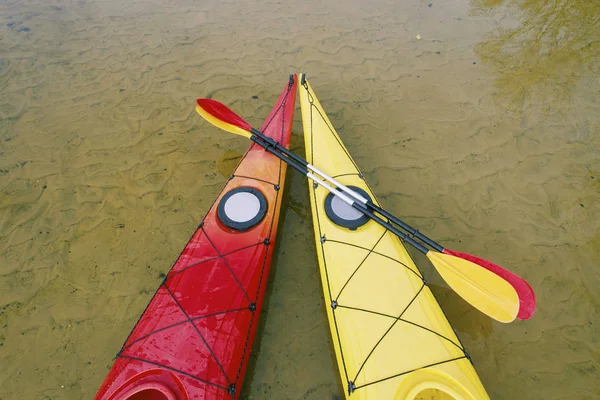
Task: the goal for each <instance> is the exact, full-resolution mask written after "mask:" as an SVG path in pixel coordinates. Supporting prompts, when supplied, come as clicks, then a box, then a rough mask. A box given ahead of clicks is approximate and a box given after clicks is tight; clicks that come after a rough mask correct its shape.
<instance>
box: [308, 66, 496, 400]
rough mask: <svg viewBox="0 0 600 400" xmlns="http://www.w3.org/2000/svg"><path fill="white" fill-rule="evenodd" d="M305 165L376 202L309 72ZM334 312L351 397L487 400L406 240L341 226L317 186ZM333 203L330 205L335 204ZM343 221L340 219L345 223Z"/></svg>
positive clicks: (318, 224)
mask: <svg viewBox="0 0 600 400" xmlns="http://www.w3.org/2000/svg"><path fill="white" fill-rule="evenodd" d="M302 78H303V79H301V81H300V83H301V85H299V91H300V104H301V107H302V121H303V125H304V139H305V145H306V159H307V161H308V162H309V163H311V164H313V165H314V166H315V167H317V168H318V169H320V170H321V171H323V172H325V173H327V174H329V175H331V176H333V177H334V178H336V179H337V180H339V181H340V182H341V183H342V184H344V185H346V186H354V187H357V188H360V189H362V190H364V192H365V193H366V194H368V195H369V197H370V198H371V199H372V201H373V202H374V203H375V204H378V203H377V199H376V198H375V196H374V195H373V192H372V191H371V189H370V188H369V186H368V185H367V183H366V182H365V181H364V179H363V178H362V174H361V173H360V171H359V169H358V167H357V166H356V164H355V163H354V161H353V160H352V157H351V156H350V154H349V153H348V151H347V149H346V147H345V146H344V144H343V143H342V141H341V140H340V137H339V136H338V134H337V133H336V131H335V129H334V128H333V125H332V124H331V122H330V121H329V119H328V117H327V115H326V114H325V112H324V111H323V108H322V107H321V105H320V104H319V101H318V99H317V98H316V96H315V94H314V92H313V91H312V88H311V87H310V84H309V83H308V81H306V79H305V77H304V76H303V75H302ZM309 191H310V201H311V208H312V215H313V225H314V231H315V239H316V246H317V254H318V261H319V268H320V272H321V280H322V286H323V292H324V296H325V303H326V305H327V316H328V318H329V325H330V329H331V334H332V337H333V344H334V348H335V353H336V358H337V363H338V368H339V371H340V376H341V380H342V383H343V385H344V386H345V387H346V389H347V392H346V398H347V399H352V400H355V399H356V400H359V399H371V400H384V399H399V400H404V399H425V398H427V399H446V398H455V399H477V400H479V399H488V398H489V397H488V395H487V394H486V392H485V389H484V388H483V385H482V384H481V382H480V380H479V377H478V376H477V374H476V372H475V370H474V368H473V366H472V364H471V361H470V359H469V358H468V356H467V353H466V352H465V349H464V348H463V346H462V344H461V343H460V340H459V339H458V337H457V336H456V334H455V332H454V330H453V329H452V327H451V326H450V324H449V322H448V320H447V319H446V316H445V315H444V313H443V311H442V310H441V308H440V306H439V304H438V303H437V301H436V299H435V298H434V296H433V294H432V293H431V290H430V289H429V287H428V286H427V283H426V281H425V280H424V279H423V277H422V275H421V273H420V271H419V270H418V268H417V267H416V265H415V263H414V261H413V259H412V258H411V256H410V254H409V253H408V252H407V250H406V248H405V247H404V245H403V243H402V242H401V240H400V239H399V238H398V237H396V236H395V235H394V234H392V233H390V232H389V231H387V230H386V229H385V228H383V227H382V226H380V225H378V224H377V223H375V222H373V221H368V222H366V223H364V225H362V226H360V227H357V228H356V229H355V230H351V229H348V228H346V227H342V226H340V225H338V224H336V223H334V222H333V221H332V220H331V219H330V218H329V217H328V215H327V212H326V209H325V203H326V197H327V195H328V191H327V190H326V189H324V188H323V187H317V186H315V185H313V182H312V181H309ZM330 204H331V202H330ZM338 222H339V221H338Z"/></svg>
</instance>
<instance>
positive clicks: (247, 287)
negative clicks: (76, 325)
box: [96, 75, 296, 400]
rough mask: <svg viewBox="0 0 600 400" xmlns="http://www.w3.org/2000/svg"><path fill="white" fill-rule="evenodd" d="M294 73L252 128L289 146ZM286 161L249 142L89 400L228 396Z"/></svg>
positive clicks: (261, 289)
mask: <svg viewBox="0 0 600 400" xmlns="http://www.w3.org/2000/svg"><path fill="white" fill-rule="evenodd" d="M295 102H296V76H295V75H291V76H290V81H289V83H288V84H287V85H286V87H285V89H284V90H283V93H282V94H281V96H280V97H279V100H277V103H276V104H275V106H274V107H273V110H271V113H270V114H269V116H268V117H267V119H266V121H265V122H264V124H263V125H262V128H261V131H262V132H263V133H264V134H265V135H266V136H268V137H270V138H272V139H275V140H276V141H278V142H280V143H281V144H283V145H285V146H286V147H287V146H289V142H290V136H291V129H292V120H293V116H294V107H295ZM285 171H286V164H285V163H283V162H282V161H280V160H279V159H278V158H277V157H275V156H273V155H272V154H270V153H267V152H266V151H265V150H264V149H263V148H262V147H260V146H259V145H257V144H255V143H253V144H252V145H251V146H250V148H249V149H248V151H247V152H246V154H245V155H244V157H243V158H242V160H241V161H240V163H239V164H238V166H237V168H236V170H235V171H234V173H233V174H232V176H231V179H230V180H229V182H228V183H227V185H225V188H224V189H223V190H222V192H221V193H220V194H219V196H218V197H217V199H216V201H215V203H214V204H213V206H212V207H211V209H210V211H209V212H208V214H206V216H205V217H204V220H203V221H202V222H201V223H200V225H199V227H198V229H197V230H196V232H195V233H194V235H193V236H192V238H191V239H190V241H189V242H188V244H187V245H186V246H185V248H184V249H183V251H182V252H181V255H180V256H179V258H178V259H177V261H176V262H175V264H174V265H173V267H172V268H171V270H170V271H169V273H168V274H167V275H166V277H165V280H164V281H163V283H162V284H161V285H160V287H159V288H158V290H157V291H156V293H155V294H154V297H153V298H152V300H151V301H150V304H148V306H147V307H146V310H145V311H144V313H143V314H142V316H141V317H140V319H139V321H138V323H137V324H136V326H135V327H134V328H133V331H132V332H131V333H130V334H129V337H128V338H127V341H126V342H125V344H124V345H123V347H122V348H121V350H120V351H119V353H118V354H117V357H116V360H115V363H114V364H113V366H112V368H111V370H110V372H109V373H108V375H107V376H106V378H105V379H104V382H103V384H102V386H101V387H100V390H99V391H98V393H97V394H96V399H103V400H104V399H106V400H108V399H110V400H176V399H177V400H182V399H207V400H208V399H211V400H212V399H237V398H238V397H239V393H240V389H241V386H242V381H243V378H244V373H245V371H246V367H247V364H248V358H249V354H250V351H251V350H252V342H253V340H254V335H255V334H256V327H257V325H258V319H259V315H260V309H261V305H262V301H263V297H264V293H265V287H266V284H267V277H268V275H269V267H270V264H271V258H272V255H273V244H274V242H275V236H276V232H277V223H278V220H279V210H280V207H281V200H282V199H281V198H282V194H283V184H284V180H285Z"/></svg>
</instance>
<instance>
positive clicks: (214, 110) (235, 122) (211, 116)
mask: <svg viewBox="0 0 600 400" xmlns="http://www.w3.org/2000/svg"><path fill="white" fill-rule="evenodd" d="M197 102H198V105H197V106H196V111H197V112H198V114H200V115H201V116H202V117H204V119H205V120H207V121H208V122H210V123H211V124H213V125H214V126H216V127H218V128H221V129H223V130H226V131H227V132H231V133H235V134H236V135H240V136H244V137H246V138H248V139H250V137H251V136H252V133H251V132H250V131H251V130H252V127H251V126H250V125H249V124H248V123H247V122H246V121H244V120H243V119H242V117H240V116H239V115H237V114H236V113H234V112H233V111H231V110H230V109H229V108H228V107H227V106H226V105H224V104H222V103H219V102H218V101H216V100H212V99H198V100H197Z"/></svg>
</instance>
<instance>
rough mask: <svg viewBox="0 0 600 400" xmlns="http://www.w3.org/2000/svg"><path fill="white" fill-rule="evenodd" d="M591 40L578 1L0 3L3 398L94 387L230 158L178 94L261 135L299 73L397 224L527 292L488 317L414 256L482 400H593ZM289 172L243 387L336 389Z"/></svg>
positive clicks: (597, 65)
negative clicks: (531, 307)
mask: <svg viewBox="0 0 600 400" xmlns="http://www.w3.org/2000/svg"><path fill="white" fill-rule="evenodd" d="M599 37H600V5H599V4H598V3H597V2H595V1H582V0H572V1H560V0H509V1H502V0H472V1H470V2H469V1H466V0H454V1H450V2H435V0H431V2H430V3H428V2H420V1H416V0H408V1H404V2H397V1H392V0H389V1H383V0H381V1H380V0H371V1H366V0H362V1H359V0H351V1H345V2H335V1H328V0H326V1H315V0H309V1H306V2H296V3H294V2H290V1H284V0H281V1H260V2H259V1H215V0H213V1H204V2H194V1H187V0H182V1H160V2H151V1H147V0H144V1H138V2H134V3H131V2H122V1H116V0H104V1H84V0H79V1H72V0H66V1H46V0H44V1H41V0H37V1H36V0H21V1H16V0H4V1H0V188H1V192H0V193H1V196H0V276H1V279H0V398H1V399H61V398H68V399H88V398H91V397H93V395H94V393H95V391H96V390H97V388H98V387H99V385H100V383H101V382H102V380H103V378H104V376H105V374H106V372H107V371H108V368H109V367H110V365H111V363H112V357H113V356H114V355H115V354H116V352H117V351H118V349H119V348H120V345H121V344H122V342H123V340H124V339H125V338H126V335H127V334H128V332H129V331H130V329H131V328H132V326H133V324H134V323H135V321H136V320H137V318H138V316H139V315H140V313H141V312H142V310H143V309H144V307H145V305H146V304H147V302H148V301H149V299H150V297H151V295H152V293H153V292H154V290H155V288H156V286H157V285H158V284H159V282H160V279H161V278H160V274H161V273H162V272H165V271H166V270H167V269H168V268H169V266H170V264H171V263H172V262H173V260H174V259H175V258H176V256H177V254H178V253H179V251H180V250H181V248H182V247H183V246H184V244H185V243H186V241H187V239H188V237H189V235H190V234H191V233H192V232H193V230H194V228H195V226H196V224H197V222H198V221H199V220H200V218H201V217H202V215H203V214H204V213H205V211H206V210H207V209H208V207H209V206H210V204H211V203H212V201H213V199H214V197H215V196H216V194H217V193H218V191H219V189H220V188H221V187H222V185H223V184H224V182H225V176H227V175H228V174H229V172H230V171H231V169H232V168H233V167H234V165H235V160H236V158H237V157H239V155H240V154H242V152H243V151H244V149H245V147H246V146H247V143H246V142H244V141H243V140H242V139H239V138H237V137H233V136H231V135H226V134H223V133H219V132H218V131H216V130H215V129H212V128H209V127H208V126H207V124H206V123H204V122H203V121H201V120H200V119H199V117H198V116H197V115H196V114H195V112H194V107H193V105H194V100H195V99H196V98H197V97H205V96H214V97H215V98H218V99H219V100H221V101H223V102H224V103H225V104H228V105H231V106H232V108H233V109H234V110H236V111H238V112H239V113H240V114H242V115H243V116H244V117H246V118H247V119H248V120H250V121H251V122H254V123H258V122H260V121H262V119H263V118H264V116H265V115H266V113H267V112H268V110H269V109H270V106H271V104H272V103H273V102H274V101H275V99H276V97H277V95H278V94H279V92H280V88H281V86H282V85H283V84H284V83H285V80H286V79H287V75H288V74H289V73H291V72H300V71H302V72H306V73H307V74H308V76H309V77H310V79H311V83H312V85H313V87H314V89H315V91H316V93H317V94H318V96H319V98H320V100H321V102H322V104H323V106H324V108H325V110H326V111H327V112H328V113H329V115H330V117H331V120H332V122H333V124H334V125H335V127H336V128H337V129H338V131H339V133H340V135H341V136H342V138H343V139H344V141H345V143H346V145H347V147H348V149H349V151H350V152H351V153H352V154H353V156H354V158H355V160H356V162H357V163H358V164H359V165H360V167H361V169H362V170H363V172H364V173H365V175H366V178H367V180H368V181H369V182H370V183H371V184H372V186H373V188H374V190H375V191H376V193H377V194H378V196H379V198H380V200H381V201H382V202H383V204H384V205H385V206H386V207H387V208H388V209H389V210H390V211H392V212H394V213H396V214H398V215H400V216H402V217H404V218H405V219H406V220H407V222H409V223H411V224H412V225H415V226H418V227H419V228H420V229H421V230H422V231H424V232H427V233H428V234H429V235H430V236H432V237H434V238H436V239H438V240H439V241H440V242H441V243H444V244H447V245H448V246H449V247H453V248H457V249H458V250H465V251H469V252H471V253H474V254H478V255H481V256H483V257H486V258H490V259H492V260H494V261H496V262H498V263H500V264H502V265H505V266H507V267H509V268H510V269H512V270H513V271H515V272H517V273H518V274H520V275H522V276H523V277H525V278H526V279H527V280H528V281H529V282H530V283H531V285H532V287H533V288H534V289H535V291H536V293H537V296H538V311H537V313H536V314H535V316H534V317H533V318H532V319H531V320H529V321H524V322H515V323H512V324H509V325H502V324H498V323H495V322H492V321H491V320H489V319H488V318H486V317H484V316H483V315H481V314H479V313H478V312H477V311H475V310H473V309H472V308H470V306H468V305H466V304H465V303H464V302H463V301H462V300H460V299H459V298H457V296H456V295H454V294H453V293H452V292H450V291H449V290H448V289H446V288H445V286H444V285H443V283H441V281H440V280H439V279H438V278H437V277H436V275H435V272H434V271H433V270H432V269H431V268H428V266H427V265H426V264H423V270H424V271H425V273H426V275H427V276H428V277H429V278H430V280H432V281H433V282H434V283H436V284H437V286H435V288H436V289H437V290H436V293H437V294H438V295H439V299H440V302H441V304H442V306H443V308H444V310H445V311H446V312H447V314H448V316H449V319H450V321H451V323H453V325H454V326H455V328H456V329H457V330H458V332H459V335H460V337H461V339H462V340H463V342H464V344H465V345H466V347H467V349H468V350H469V352H470V354H471V356H472V358H473V360H474V362H475V367H476V369H477V371H478V373H479V375H480V377H481V379H482V381H483V383H484V385H485V386H486V388H487V390H488V391H489V393H490V396H491V397H492V398H493V399H517V398H518V399H567V398H568V399H595V398H598V396H600V318H599V312H598V309H599V306H600V295H599V293H600V290H599V289H600V273H599V272H598V271H599V269H598V265H599V264H600V222H599V221H598V219H599V218H598V217H599V215H600V206H599V204H598V199H599V198H600V105H599V104H600V78H599V77H600V41H599V40H598V38H599ZM252 96H258V99H253V98H252ZM294 132H295V133H296V134H297V135H296V136H295V138H294V140H293V145H294V146H293V147H294V150H295V151H297V152H299V153H302V151H303V149H302V147H301V146H302V145H301V143H302V141H301V137H300V135H301V132H302V128H301V123H300V116H299V113H297V115H296V121H295V126H294ZM232 160H233V161H232ZM289 178H290V182H289V183H290V185H289V191H288V197H287V200H286V202H285V203H284V219H283V222H284V225H283V227H282V229H281V231H280V236H279V243H280V245H279V248H278V251H277V255H276V258H275V263H274V265H273V270H272V272H273V273H272V275H271V281H270V288H269V298H268V303H267V309H266V310H265V312H264V314H263V319H262V322H261V326H262V328H261V334H260V337H261V340H260V342H259V343H257V345H256V350H257V351H256V352H255V353H254V355H253V358H252V367H251V370H250V372H249V374H248V378H247V381H246V386H245V395H244V396H245V398H249V399H271V398H272V399H275V398H277V399H331V398H335V396H341V393H340V390H341V388H340V385H339V384H338V375H337V371H336V370H335V369H334V362H333V354H332V350H331V349H330V339H329V332H328V327H327V322H326V319H325V314H324V305H323V302H322V300H321V288H320V283H319V280H318V271H317V265H316V256H315V253H314V249H313V248H314V244H313V242H312V231H311V229H312V227H311V222H310V218H309V216H310V214H309V212H310V211H309V203H308V196H307V189H306V181H305V179H304V178H302V177H299V176H297V175H291V174H290V175H289Z"/></svg>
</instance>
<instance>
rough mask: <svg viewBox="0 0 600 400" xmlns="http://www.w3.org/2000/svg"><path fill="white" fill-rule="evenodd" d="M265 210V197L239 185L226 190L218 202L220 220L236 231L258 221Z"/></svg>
mask: <svg viewBox="0 0 600 400" xmlns="http://www.w3.org/2000/svg"><path fill="white" fill-rule="evenodd" d="M266 212H267V199H265V196H264V195H263V194H262V193H261V192H259V191H258V190H256V189H253V188H249V187H240V188H236V189H233V190H231V191H229V192H227V193H226V194H225V195H224V196H223V197H222V198H221V201H220V202H219V207H218V216H219V219H220V220H221V222H223V223H224V224H225V225H227V226H228V227H230V228H233V229H235V230H238V231H242V232H243V231H245V230H248V229H250V228H251V227H253V226H254V225H256V224H257V223H259V222H260V221H261V220H262V219H263V218H264V216H265V214H266Z"/></svg>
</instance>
